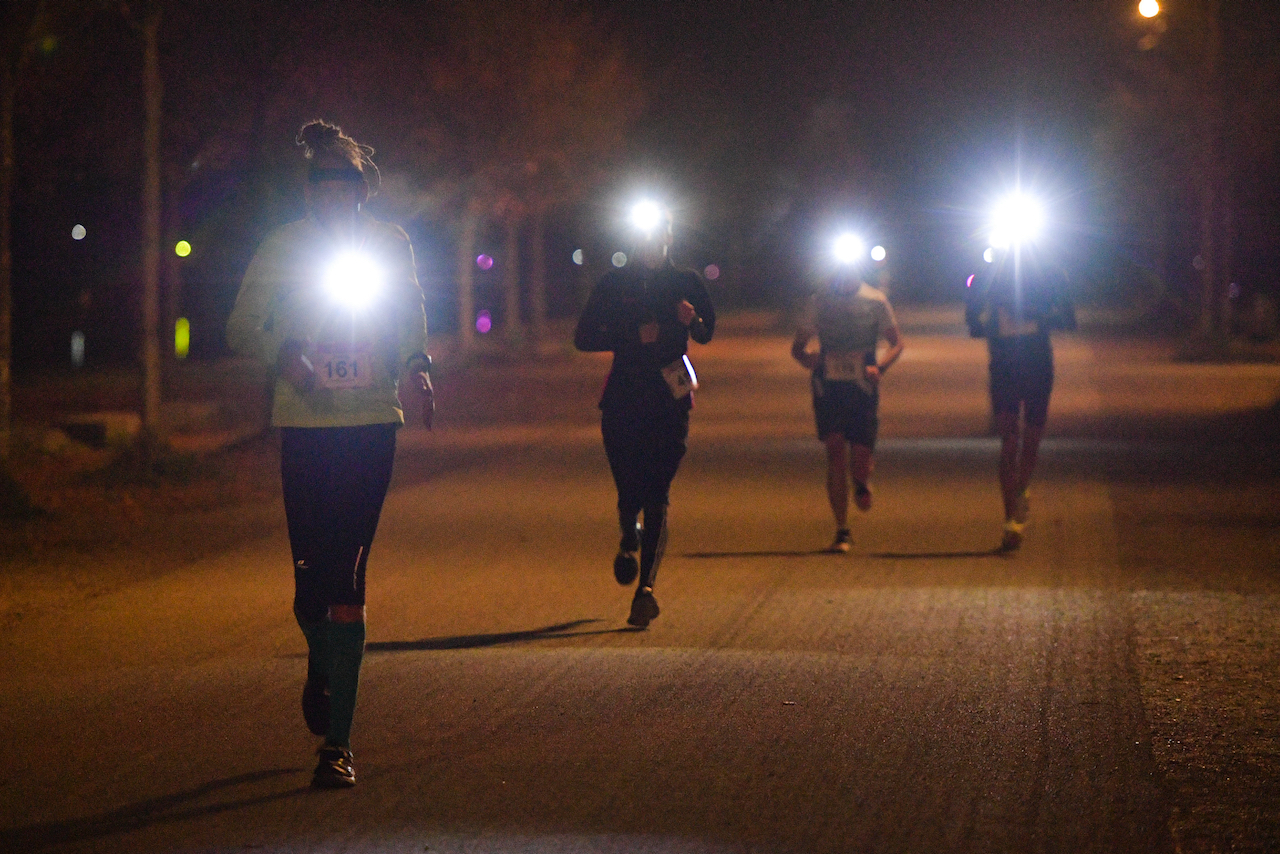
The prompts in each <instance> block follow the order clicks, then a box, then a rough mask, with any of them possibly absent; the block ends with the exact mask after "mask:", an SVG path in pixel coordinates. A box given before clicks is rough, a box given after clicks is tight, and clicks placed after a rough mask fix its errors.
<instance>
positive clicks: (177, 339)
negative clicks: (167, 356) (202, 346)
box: [173, 317, 191, 359]
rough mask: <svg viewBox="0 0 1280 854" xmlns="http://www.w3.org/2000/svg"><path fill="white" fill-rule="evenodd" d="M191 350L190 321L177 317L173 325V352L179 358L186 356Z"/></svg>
mask: <svg viewBox="0 0 1280 854" xmlns="http://www.w3.org/2000/svg"><path fill="white" fill-rule="evenodd" d="M190 350H191V321H189V320H187V319H186V318H185V317H179V318H178V322H177V323H175V324H174V325H173V352H174V354H175V355H176V356H177V357H178V358H179V359H185V358H187V353H188V352H189V351H190Z"/></svg>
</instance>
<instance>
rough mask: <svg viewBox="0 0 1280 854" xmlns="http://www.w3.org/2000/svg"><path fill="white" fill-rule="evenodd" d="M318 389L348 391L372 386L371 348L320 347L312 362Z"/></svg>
mask: <svg viewBox="0 0 1280 854" xmlns="http://www.w3.org/2000/svg"><path fill="white" fill-rule="evenodd" d="M312 362H313V364H314V367H315V372H316V385H317V386H318V387H319V388H329V389H349V388H371V387H372V386H373V346H372V345H370V344H363V345H361V344H356V345H346V346H338V345H332V344H330V345H321V346H320V347H318V348H317V349H316V355H315V358H314V359H313V360H312Z"/></svg>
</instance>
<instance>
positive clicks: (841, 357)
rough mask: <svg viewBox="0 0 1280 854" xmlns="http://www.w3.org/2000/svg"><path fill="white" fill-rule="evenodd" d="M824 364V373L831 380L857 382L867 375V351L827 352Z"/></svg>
mask: <svg viewBox="0 0 1280 854" xmlns="http://www.w3.org/2000/svg"><path fill="white" fill-rule="evenodd" d="M823 365H824V371H823V375H824V377H825V378H826V379H827V380H828V381H830V382H837V383H842V382H843V383H856V382H861V381H862V380H863V379H865V378H866V375H867V359H866V354H865V353H827V354H826V355H825V356H824V357H823Z"/></svg>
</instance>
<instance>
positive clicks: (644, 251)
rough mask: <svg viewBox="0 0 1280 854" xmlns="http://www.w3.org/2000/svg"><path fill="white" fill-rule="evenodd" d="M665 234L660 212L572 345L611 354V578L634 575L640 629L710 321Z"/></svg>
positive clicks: (651, 613)
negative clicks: (614, 527) (616, 531)
mask: <svg viewBox="0 0 1280 854" xmlns="http://www.w3.org/2000/svg"><path fill="white" fill-rule="evenodd" d="M671 238H672V232H671V218H670V214H669V213H667V212H665V211H661V212H660V213H659V217H658V221H657V222H656V223H654V224H652V225H651V227H650V228H649V229H648V230H647V231H642V233H641V236H640V240H639V243H638V245H637V247H636V251H635V252H634V253H633V258H632V259H631V263H628V264H627V266H625V267H622V268H620V269H615V270H610V271H609V272H608V273H606V274H605V275H604V276H603V277H602V278H601V279H600V282H599V283H598V284H597V285H596V286H595V288H594V290H592V292H591V296H590V297H589V298H588V299H587V305H586V307H585V308H584V309H583V310H582V316H581V317H580V318H579V319H578V327H577V330H576V331H575V333H574V339H573V340H574V345H575V346H576V347H577V348H578V349H579V350H584V351H588V352H604V351H611V352H612V353H613V366H612V368H611V369H610V371H609V379H608V381H607V382H606V383H605V388H604V394H603V396H602V397H601V400H600V410H601V433H602V434H603V436H604V447H605V453H606V455H607V456H608V458H609V468H610V469H611V470H612V472H613V479H614V483H615V484H616V486H617V489H618V524H619V526H620V528H621V532H622V541H621V543H620V544H619V546H618V553H617V556H616V557H615V558H614V562H613V572H614V577H615V578H616V579H617V581H618V583H619V584H622V585H629V584H631V582H633V581H635V580H636V578H637V577H638V578H639V583H638V584H637V586H636V593H635V597H634V599H633V600H632V603H631V613H630V615H629V616H628V618H627V622H628V623H630V624H631V625H633V626H636V627H640V628H643V627H645V626H647V625H648V624H649V623H650V621H652V620H653V619H654V618H655V617H657V616H658V602H657V600H656V599H655V598H654V595H653V586H654V581H655V579H656V577H657V573H658V565H659V564H660V563H661V561H662V552H663V549H664V548H665V546H666V542H667V505H668V503H669V492H670V489H671V481H672V480H673V479H674V478H675V474H676V470H677V469H678V468H679V466H680V460H681V459H682V458H683V457H684V453H685V440H686V438H687V437H688V435H689V410H690V409H691V408H692V406H693V390H694V388H696V386H697V380H696V376H695V375H694V373H693V370H692V365H691V364H690V362H689V360H688V356H687V355H686V351H687V349H688V344H689V339H690V338H692V339H693V340H694V341H697V342H698V343H699V344H706V343H707V342H708V341H710V340H711V336H712V334H713V332H714V331H715V325H716V315H715V309H714V308H713V307H712V305H711V297H710V295H709V294H708V293H707V287H706V285H705V284H704V283H703V281H702V279H701V277H699V276H698V274H697V273H694V272H692V271H689V270H681V269H678V268H676V267H675V266H674V265H673V264H672V263H671V259H670V257H669V256H668V249H669V247H670V245H671ZM642 512H643V514H644V523H643V525H641V524H640V523H639V519H640V514H641V513H642Z"/></svg>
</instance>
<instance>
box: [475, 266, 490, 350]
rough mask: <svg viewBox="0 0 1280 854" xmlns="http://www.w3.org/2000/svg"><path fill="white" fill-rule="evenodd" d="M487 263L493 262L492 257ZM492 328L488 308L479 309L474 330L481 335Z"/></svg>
mask: <svg viewBox="0 0 1280 854" xmlns="http://www.w3.org/2000/svg"><path fill="white" fill-rule="evenodd" d="M480 257H481V258H483V257H485V256H483V255H481V256H480ZM489 263H491V264H492V263H493V261H492V259H490V262H489ZM492 328H493V318H492V317H491V316H490V315H489V311H488V309H484V310H481V312H480V313H479V314H477V315H476V332H479V333H480V334H481V335H486V334H488V332H489V330H490V329H492Z"/></svg>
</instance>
